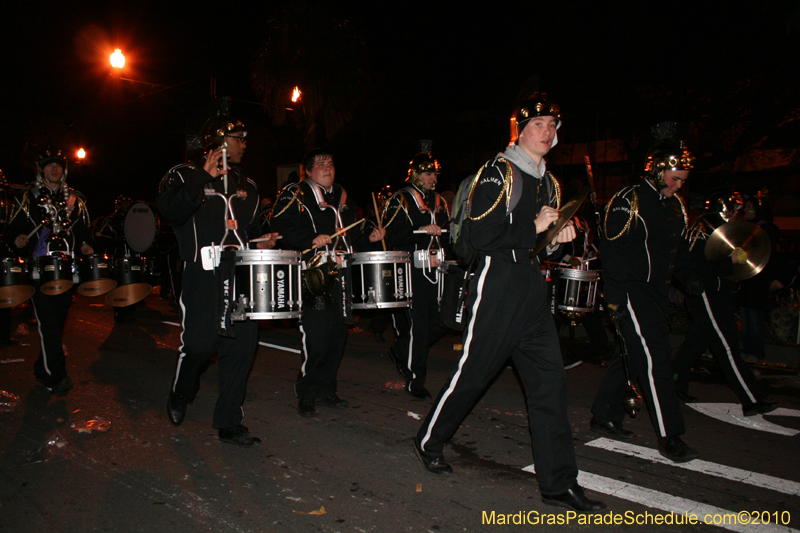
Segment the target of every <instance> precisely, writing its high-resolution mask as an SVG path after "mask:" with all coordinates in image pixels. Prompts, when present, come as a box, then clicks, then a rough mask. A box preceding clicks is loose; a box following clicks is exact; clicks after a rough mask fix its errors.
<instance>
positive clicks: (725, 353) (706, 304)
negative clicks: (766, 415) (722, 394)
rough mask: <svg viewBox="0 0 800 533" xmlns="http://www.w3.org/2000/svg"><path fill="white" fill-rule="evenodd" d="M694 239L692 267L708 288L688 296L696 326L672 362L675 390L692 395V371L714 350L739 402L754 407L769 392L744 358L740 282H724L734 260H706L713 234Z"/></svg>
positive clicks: (689, 306) (690, 328) (701, 224)
mask: <svg viewBox="0 0 800 533" xmlns="http://www.w3.org/2000/svg"><path fill="white" fill-rule="evenodd" d="M698 224H699V225H700V227H698V229H699V230H700V228H703V229H705V228H704V227H703V222H702V220H701V221H700V222H698ZM709 229H710V228H709ZM692 237H693V239H692V243H691V259H692V264H693V265H694V267H695V272H697V274H698V275H699V279H700V281H701V282H702V283H703V285H704V287H705V289H704V290H703V292H702V293H701V294H699V295H696V294H687V295H686V305H687V307H688V308H689V313H690V314H691V317H692V323H691V324H690V326H689V331H688V332H687V333H686V339H685V340H684V341H683V344H682V345H681V347H680V348H679V349H678V353H677V355H676V356H675V359H674V360H673V362H672V371H673V372H674V378H675V388H676V390H677V391H678V392H679V393H681V394H683V395H686V396H688V395H689V373H690V370H691V368H692V367H693V366H694V364H695V363H696V362H697V360H698V359H699V358H700V356H701V355H702V354H703V352H704V351H705V350H706V348H710V349H711V353H712V355H713V356H714V358H715V359H716V361H717V364H719V366H720V369H721V370H722V374H723V375H724V376H725V380H726V381H727V382H728V384H729V385H730V387H731V388H732V389H733V392H735V393H736V396H737V397H738V398H739V402H741V404H742V405H744V406H750V405H753V404H755V403H756V402H759V401H761V400H763V399H764V398H766V397H767V392H766V391H765V390H764V387H763V386H762V385H761V383H759V382H758V380H757V379H756V378H755V376H754V375H753V372H752V371H751V370H750V368H749V367H748V366H747V365H746V364H745V362H744V361H743V360H742V357H741V351H740V349H739V335H738V333H739V332H738V329H737V327H736V317H735V316H734V314H733V291H734V289H735V288H736V283H735V282H733V281H729V280H727V279H723V276H729V275H731V274H733V262H732V261H731V259H730V257H723V258H721V259H717V260H714V261H709V260H708V259H706V256H705V248H706V241H707V239H708V237H709V234H708V233H706V232H705V231H702V230H700V231H697V232H694V231H693V232H692Z"/></svg>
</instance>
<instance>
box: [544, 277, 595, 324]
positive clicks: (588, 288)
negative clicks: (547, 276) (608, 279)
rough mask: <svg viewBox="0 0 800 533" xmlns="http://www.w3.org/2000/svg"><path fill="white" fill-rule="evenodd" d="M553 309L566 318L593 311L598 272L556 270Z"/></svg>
mask: <svg viewBox="0 0 800 533" xmlns="http://www.w3.org/2000/svg"><path fill="white" fill-rule="evenodd" d="M552 272H553V275H554V281H555V291H554V292H555V299H554V302H553V304H554V307H555V309H558V310H559V311H561V312H562V313H565V314H567V315H568V316H576V317H577V316H579V315H581V314H584V313H591V312H593V311H594V304H595V300H596V298H597V283H598V282H599V281H600V271H599V270H576V269H572V268H556V269H555V270H553V271H552Z"/></svg>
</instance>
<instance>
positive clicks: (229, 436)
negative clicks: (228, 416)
mask: <svg viewBox="0 0 800 533" xmlns="http://www.w3.org/2000/svg"><path fill="white" fill-rule="evenodd" d="M219 440H221V441H222V442H227V443H228V444H235V445H237V446H258V445H259V444H261V439H259V438H258V437H251V436H250V431H248V429H247V427H245V426H243V425H241V424H239V425H238V426H233V427H232V428H225V429H220V430H219Z"/></svg>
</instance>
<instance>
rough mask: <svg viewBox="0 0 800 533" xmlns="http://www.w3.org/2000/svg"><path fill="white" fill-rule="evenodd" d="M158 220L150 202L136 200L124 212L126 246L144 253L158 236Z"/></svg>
mask: <svg viewBox="0 0 800 533" xmlns="http://www.w3.org/2000/svg"><path fill="white" fill-rule="evenodd" d="M158 230H159V220H158V216H157V215H156V211H155V209H154V208H153V206H152V205H151V204H146V203H144V202H138V203H135V204H133V205H132V206H131V208H130V209H128V212H127V213H125V224H124V232H125V242H126V243H127V244H128V248H130V249H131V250H133V251H134V252H137V253H140V254H141V253H144V252H146V251H147V250H149V249H150V247H151V246H153V243H154V242H155V241H156V236H158Z"/></svg>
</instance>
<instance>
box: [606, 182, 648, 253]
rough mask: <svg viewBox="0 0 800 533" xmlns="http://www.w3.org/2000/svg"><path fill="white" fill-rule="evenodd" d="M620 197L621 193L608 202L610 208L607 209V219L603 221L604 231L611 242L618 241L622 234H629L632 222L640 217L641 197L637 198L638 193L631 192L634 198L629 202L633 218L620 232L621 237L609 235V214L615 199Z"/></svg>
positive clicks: (630, 218) (631, 217) (629, 219)
mask: <svg viewBox="0 0 800 533" xmlns="http://www.w3.org/2000/svg"><path fill="white" fill-rule="evenodd" d="M620 192H622V191H620ZM618 196H619V192H618V193H617V194H615V195H614V196H613V197H612V198H611V201H610V202H608V207H607V208H606V216H605V219H603V229H604V230H605V234H606V239H608V240H609V241H616V240H617V239H619V238H620V237H622V234H623V233H625V232H627V231H628V228H630V227H631V221H632V220H633V219H634V218H636V217H637V216H639V197H638V196H636V191H631V196H632V197H631V199H630V201H629V204H630V206H631V216H630V217H629V218H628V221H627V222H626V223H625V227H624V228H622V231H620V232H619V235H617V236H616V237H610V236H609V233H608V214H609V213H610V212H611V205H612V204H613V203H614V199H615V198H617V197H618ZM620 198H621V197H620Z"/></svg>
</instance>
